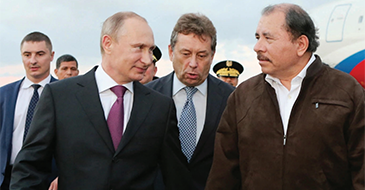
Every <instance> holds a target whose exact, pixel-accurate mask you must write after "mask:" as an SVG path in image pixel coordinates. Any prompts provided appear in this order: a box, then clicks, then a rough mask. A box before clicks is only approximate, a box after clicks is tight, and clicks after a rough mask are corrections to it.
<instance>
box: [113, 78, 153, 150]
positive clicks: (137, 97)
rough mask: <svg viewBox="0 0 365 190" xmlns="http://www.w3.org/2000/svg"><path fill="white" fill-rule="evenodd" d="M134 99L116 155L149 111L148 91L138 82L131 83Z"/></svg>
mask: <svg viewBox="0 0 365 190" xmlns="http://www.w3.org/2000/svg"><path fill="white" fill-rule="evenodd" d="M133 88H134V99H133V107H132V112H131V116H130V118H129V121H128V124H127V128H126V130H125V132H124V134H123V137H122V139H121V141H120V144H119V146H118V149H117V151H116V154H118V153H119V152H120V151H121V150H123V148H124V147H125V146H126V145H127V144H128V143H129V142H130V140H131V139H132V138H133V136H134V135H135V134H136V132H137V131H138V129H139V128H140V127H141V126H142V124H143V122H144V120H145V119H146V118H147V115H148V113H149V111H150V109H151V106H152V103H151V102H150V101H148V95H149V93H150V92H149V91H148V90H147V87H144V86H143V85H142V84H141V83H139V82H134V83H133Z"/></svg>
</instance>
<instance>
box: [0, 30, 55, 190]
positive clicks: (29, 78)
mask: <svg viewBox="0 0 365 190" xmlns="http://www.w3.org/2000/svg"><path fill="white" fill-rule="evenodd" d="M20 50H21V56H22V61H23V65H24V69H25V73H26V76H25V77H24V78H23V79H21V80H19V81H16V82H13V83H11V84H8V85H5V86H3V87H1V88H0V186H1V189H2V190H7V189H9V182H10V174H11V169H12V166H13V164H14V160H15V157H16V156H17V154H18V152H19V151H20V149H21V147H22V145H23V139H24V138H25V136H26V135H27V131H28V129H29V123H30V122H31V121H32V116H33V114H32V113H33V111H34V107H35V105H36V104H37V99H38V98H39V96H40V95H41V94H42V91H43V88H44V87H45V85H46V84H48V83H50V82H53V81H56V79H55V78H53V77H52V76H51V75H50V64H51V61H52V60H53V56H54V51H52V43H51V40H50V39H49V38H48V36H46V35H45V34H43V33H40V32H32V33H29V34H28V35H26V36H25V37H24V38H23V40H22V42H21V44H20Z"/></svg>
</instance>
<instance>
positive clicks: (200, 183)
mask: <svg viewBox="0 0 365 190" xmlns="http://www.w3.org/2000/svg"><path fill="white" fill-rule="evenodd" d="M216 39H217V37H216V29H215V27H214V25H213V23H212V22H211V21H210V20H209V18H207V17H206V16H204V15H201V14H192V13H189V14H184V15H182V16H181V17H180V18H179V20H178V21H177V23H176V25H175V27H174V29H173V31H172V35H171V39H170V45H169V56H170V60H171V61H172V64H173V68H174V72H172V73H170V74H169V75H167V76H165V77H162V78H160V79H157V80H154V81H152V82H150V83H148V84H147V86H148V87H150V88H153V89H154V90H156V91H158V92H161V93H162V94H164V95H167V96H169V97H172V98H173V99H174V102H175V105H176V109H177V118H178V121H179V123H178V127H179V130H180V140H181V149H182V152H183V153H184V154H185V156H186V160H187V162H188V169H189V175H190V179H189V180H188V181H187V182H186V183H187V184H190V185H191V187H190V188H189V190H194V189H196V190H202V189H204V187H205V183H206V180H207V177H208V174H209V171H210V167H211V165H212V160H213V146H214V138H215V131H216V129H217V126H218V123H219V120H220V117H221V114H222V112H223V110H224V108H225V106H226V101H227V98H228V96H229V95H230V93H231V92H232V91H233V90H234V87H233V86H231V85H229V84H227V83H225V82H223V81H221V80H219V79H217V78H215V77H214V76H212V75H210V74H209V70H210V66H211V64H212V61H213V57H214V53H215V48H216V44H217V41H216ZM190 93H192V94H190ZM191 97H192V98H191Z"/></svg>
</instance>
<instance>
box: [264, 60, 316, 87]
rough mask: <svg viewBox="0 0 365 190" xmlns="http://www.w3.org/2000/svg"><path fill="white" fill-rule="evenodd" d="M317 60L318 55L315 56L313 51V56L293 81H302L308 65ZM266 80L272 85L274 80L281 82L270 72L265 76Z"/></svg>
mask: <svg viewBox="0 0 365 190" xmlns="http://www.w3.org/2000/svg"><path fill="white" fill-rule="evenodd" d="M315 60H316V57H315V56H314V54H313V53H312V56H311V58H310V59H309V61H308V63H307V64H306V65H305V66H304V68H303V69H302V70H301V71H300V72H299V74H298V75H297V76H295V77H294V78H293V79H292V81H294V80H298V79H299V80H300V81H302V80H303V79H304V77H305V76H306V75H307V69H308V67H309V66H310V65H311V64H312V63H313V62H314V61H315ZM265 80H266V82H268V83H269V84H270V85H271V86H272V85H273V82H276V83H279V84H281V82H280V80H279V79H278V78H275V77H273V76H271V75H269V74H267V75H266V77H265Z"/></svg>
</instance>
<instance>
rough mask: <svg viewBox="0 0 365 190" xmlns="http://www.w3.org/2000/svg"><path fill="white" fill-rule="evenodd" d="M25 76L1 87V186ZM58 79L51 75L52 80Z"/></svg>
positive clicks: (8, 159) (9, 153) (8, 157)
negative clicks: (17, 103) (19, 94)
mask: <svg viewBox="0 0 365 190" xmlns="http://www.w3.org/2000/svg"><path fill="white" fill-rule="evenodd" d="M24 79H25V78H23V79H21V80H18V81H15V82H13V83H10V84H7V85H5V86H3V87H1V88H0V186H1V184H2V183H3V181H4V174H5V168H6V165H7V164H8V162H9V161H10V156H11V149H12V141H13V126H14V114H15V105H16V100H17V98H18V93H19V88H20V84H21V83H22V82H23V80H24ZM54 81H57V79H55V78H53V77H52V76H51V82H54Z"/></svg>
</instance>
